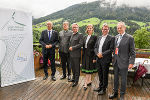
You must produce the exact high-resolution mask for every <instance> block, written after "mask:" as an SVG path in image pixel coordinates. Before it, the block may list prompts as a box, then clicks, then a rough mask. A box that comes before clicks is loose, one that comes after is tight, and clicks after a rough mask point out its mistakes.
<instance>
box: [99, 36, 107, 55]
mask: <svg viewBox="0 0 150 100" xmlns="http://www.w3.org/2000/svg"><path fill="white" fill-rule="evenodd" d="M106 37H107V35H105V36H102V38H101V40H100V43H99V53H102V47H103V44H104V42H105V39H106Z"/></svg>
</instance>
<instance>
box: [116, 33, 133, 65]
mask: <svg viewBox="0 0 150 100" xmlns="http://www.w3.org/2000/svg"><path fill="white" fill-rule="evenodd" d="M118 38H119V35H117V36H116V37H115V48H116V45H117V40H118ZM118 49H119V50H118V55H115V54H114V61H113V65H114V64H115V62H116V61H117V63H118V67H119V68H128V66H129V64H134V61H135V57H136V56H135V45H134V38H133V37H132V36H131V35H129V34H127V33H125V34H124V35H123V37H122V39H121V41H120V44H119V47H118ZM114 53H115V49H114Z"/></svg>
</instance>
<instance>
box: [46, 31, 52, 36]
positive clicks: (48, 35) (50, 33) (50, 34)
mask: <svg viewBox="0 0 150 100" xmlns="http://www.w3.org/2000/svg"><path fill="white" fill-rule="evenodd" d="M49 31H50V36H51V37H52V29H51V30H47V34H48V37H49Z"/></svg>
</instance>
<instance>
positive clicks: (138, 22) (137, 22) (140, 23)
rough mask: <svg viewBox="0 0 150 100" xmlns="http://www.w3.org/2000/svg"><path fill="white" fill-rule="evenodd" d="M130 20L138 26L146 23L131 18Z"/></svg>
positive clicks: (143, 25)
mask: <svg viewBox="0 0 150 100" xmlns="http://www.w3.org/2000/svg"><path fill="white" fill-rule="evenodd" d="M131 22H134V23H136V24H138V25H139V26H140V27H145V25H146V23H144V22H140V21H135V20H131Z"/></svg>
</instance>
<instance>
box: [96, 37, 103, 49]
mask: <svg viewBox="0 0 150 100" xmlns="http://www.w3.org/2000/svg"><path fill="white" fill-rule="evenodd" d="M101 39H102V36H100V37H99V40H98V44H97V45H98V48H97V49H98V50H99V45H100V41H101Z"/></svg>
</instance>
